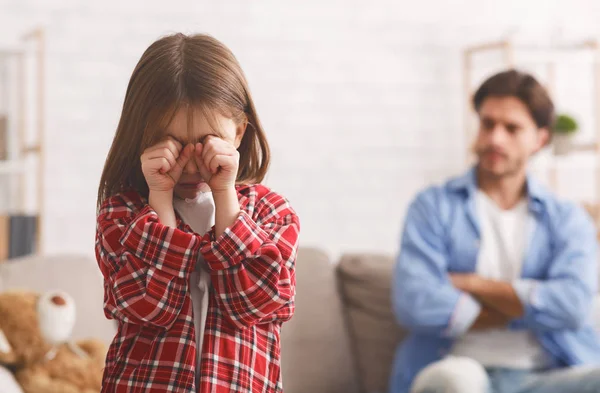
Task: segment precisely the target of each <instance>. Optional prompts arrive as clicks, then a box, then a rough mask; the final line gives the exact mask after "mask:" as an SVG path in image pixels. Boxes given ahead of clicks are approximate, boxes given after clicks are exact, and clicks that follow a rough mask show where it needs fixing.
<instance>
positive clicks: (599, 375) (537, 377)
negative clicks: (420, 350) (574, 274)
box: [411, 358, 600, 393]
mask: <svg viewBox="0 0 600 393" xmlns="http://www.w3.org/2000/svg"><path fill="white" fill-rule="evenodd" d="M411 393H600V368H599V367H583V366H582V367H573V368H566V369H560V370H552V371H544V372H535V371H527V370H515V369H504V368H487V369H486V368H483V367H482V366H481V365H479V364H478V363H477V362H475V361H474V360H471V359H467V358H447V359H444V360H442V361H440V362H437V363H434V364H432V365H430V366H429V367H427V368H426V369H425V370H423V371H422V372H421V373H420V374H419V375H418V376H417V378H415V382H414V383H413V387H412V389H411Z"/></svg>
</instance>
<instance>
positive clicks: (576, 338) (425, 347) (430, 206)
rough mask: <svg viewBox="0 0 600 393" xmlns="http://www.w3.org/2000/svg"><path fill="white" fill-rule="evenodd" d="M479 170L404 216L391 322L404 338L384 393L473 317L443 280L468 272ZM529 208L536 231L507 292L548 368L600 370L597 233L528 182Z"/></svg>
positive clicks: (472, 303) (431, 358) (473, 253)
mask: <svg viewBox="0 0 600 393" xmlns="http://www.w3.org/2000/svg"><path fill="white" fill-rule="evenodd" d="M476 191H477V181H476V171H475V169H472V170H470V171H469V172H468V173H467V174H465V175H464V176H462V177H459V178H455V179H452V180H450V181H449V182H447V183H446V184H445V185H443V186H440V187H431V188H429V189H427V190H425V191H423V192H421V193H420V194H419V195H418V196H417V197H416V199H415V200H414V201H413V202H412V204H411V206H410V207H409V210H408V213H407V216H406V220H405V226H404V232H403V235H402V241H401V245H400V253H399V255H398V259H397V264H396V268H395V271H394V279H393V285H392V303H393V307H394V313H395V314H396V317H397V319H398V321H399V323H400V324H401V325H403V326H404V327H406V328H407V329H408V330H409V331H410V334H409V336H408V338H407V339H406V340H405V341H404V342H403V343H402V344H401V345H400V347H399V348H398V351H397V353H396V359H395V362H394V366H393V370H392V375H391V381H390V392H392V393H407V392H408V391H409V388H410V385H411V383H412V380H413V379H414V377H415V376H416V375H417V373H418V372H419V371H421V370H422V369H423V368H424V367H425V366H427V365H429V364H430V363H432V362H435V361H437V360H440V359H441V358H443V357H444V356H445V355H446V354H448V353H449V351H450V350H451V349H452V345H453V338H454V337H457V336H460V335H462V334H464V333H465V332H466V331H468V329H469V328H470V327H471V325H472V324H473V322H474V321H475V319H476V318H477V316H478V314H479V310H480V305H479V303H478V302H477V301H476V300H475V299H474V298H473V297H472V296H471V295H469V294H467V293H464V292H461V291H460V290H458V289H456V288H454V287H453V286H452V284H451V283H450V281H449V277H448V273H467V272H474V271H475V266H476V262H477V255H478V251H479V239H480V229H479V221H478V218H477V215H476V208H475V194H476ZM527 196H528V208H529V210H530V212H531V213H532V215H533V217H534V219H535V221H536V224H535V229H534V230H533V232H532V234H531V236H530V239H529V243H528V246H527V251H526V255H525V259H524V261H523V268H522V273H521V279H519V280H516V281H515V282H514V283H513V286H514V288H515V291H516V292H517V294H518V296H519V298H520V299H521V302H522V303H523V305H524V309H525V315H524V316H523V317H522V318H520V319H518V320H514V321H512V322H511V324H510V325H509V328H511V329H529V330H530V331H531V332H532V333H533V334H534V335H535V337H536V338H537V339H538V340H539V342H540V343H541V345H542V347H543V348H544V350H545V351H546V352H547V353H548V355H549V357H550V359H551V361H552V367H564V366H571V365H581V364H586V365H588V364H600V340H599V339H598V336H597V335H596V332H595V330H594V329H593V327H592V324H591V318H592V313H591V310H592V303H593V299H594V296H595V294H596V291H597V281H598V274H597V263H598V261H597V255H596V253H597V242H596V229H595V227H594V224H593V222H592V220H591V218H590V217H589V215H588V214H587V213H586V212H585V211H584V210H583V209H581V208H580V207H578V206H577V205H575V204H574V203H570V202H564V201H560V200H558V199H557V197H555V196H554V195H553V194H552V193H550V191H548V190H547V189H546V188H544V187H543V186H542V185H540V184H539V183H537V182H536V181H535V180H534V179H532V178H531V176H529V177H528V178H527Z"/></svg>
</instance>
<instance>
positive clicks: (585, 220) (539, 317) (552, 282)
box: [511, 204, 598, 331]
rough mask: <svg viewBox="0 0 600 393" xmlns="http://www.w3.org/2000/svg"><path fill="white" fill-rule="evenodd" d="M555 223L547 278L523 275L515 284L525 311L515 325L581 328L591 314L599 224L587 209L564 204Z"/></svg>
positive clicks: (536, 328) (541, 328)
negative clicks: (595, 224) (537, 278)
mask: <svg viewBox="0 0 600 393" xmlns="http://www.w3.org/2000/svg"><path fill="white" fill-rule="evenodd" d="M552 221H553V222H551V223H550V225H552V226H553V237H554V239H553V242H554V247H553V257H552V260H551V262H550V266H549V268H548V274H547V278H546V279H544V280H533V279H519V280H516V281H515V282H513V287H514V289H515V291H516V293H517V295H518V296H519V298H520V300H521V302H522V304H523V307H524V310H525V314H524V316H523V318H522V319H519V320H516V321H514V322H513V323H512V324H511V327H512V328H513V329H519V328H529V329H533V330H538V331H544V330H573V329H578V328H579V327H580V326H581V325H582V324H583V323H584V322H585V321H586V319H587V318H588V316H589V315H590V312H591V309H592V302H593V299H594V294H595V293H596V290H597V280H598V272H597V241H596V228H595V226H594V224H593V222H592V221H591V219H590V217H589V216H588V215H587V213H586V212H585V211H584V210H583V209H581V208H579V207H577V206H575V205H572V204H569V205H563V206H562V207H561V209H560V211H558V212H557V213H556V217H555V218H554V219H553V220H552Z"/></svg>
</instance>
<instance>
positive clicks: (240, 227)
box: [201, 192, 300, 328]
mask: <svg viewBox="0 0 600 393" xmlns="http://www.w3.org/2000/svg"><path fill="white" fill-rule="evenodd" d="M259 197H260V196H259ZM249 212H253V213H252V216H251V215H250V213H249ZM299 230H300V223H299V220H298V216H297V215H296V213H295V212H294V210H293V209H292V208H291V206H290V205H289V202H288V201H287V200H286V199H285V198H283V197H282V196H280V195H278V194H276V193H274V192H268V193H267V194H266V195H264V196H262V197H260V198H259V200H258V202H257V203H256V206H255V207H254V209H247V210H244V209H242V212H241V213H240V215H239V216H238V218H237V220H236V221H235V222H234V223H233V225H231V226H230V227H229V228H227V229H226V230H225V232H224V233H223V234H222V235H221V236H220V237H219V238H218V239H216V240H214V241H206V240H205V242H204V244H203V246H202V248H201V252H202V254H203V256H204V259H205V261H206V263H207V264H208V267H209V269H210V270H211V276H212V283H213V287H214V289H215V291H216V296H217V301H218V303H219V305H220V308H221V310H222V311H223V314H224V316H225V317H226V318H227V319H228V320H230V321H231V322H232V323H233V324H234V326H236V327H238V328H245V327H249V326H252V325H254V324H256V323H259V322H268V321H273V320H278V321H282V322H283V321H286V320H288V319H289V318H291V316H292V314H293V311H294V295H295V290H296V288H295V286H296V277H295V261H296V252H297V247H298V234H299ZM207 235H211V234H210V233H209V234H207ZM207 238H209V239H210V236H208V237H205V239H207Z"/></svg>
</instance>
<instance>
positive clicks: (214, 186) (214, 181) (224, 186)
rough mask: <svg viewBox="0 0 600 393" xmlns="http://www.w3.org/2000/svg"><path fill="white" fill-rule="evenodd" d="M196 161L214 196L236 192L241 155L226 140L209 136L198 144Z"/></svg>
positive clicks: (195, 155)
mask: <svg viewBox="0 0 600 393" xmlns="http://www.w3.org/2000/svg"><path fill="white" fill-rule="evenodd" d="M194 159H195V161H196V165H197V166H198V170H199V171H200V175H201V176H202V178H203V179H204V181H205V182H206V183H207V184H208V186H209V187H210V190H211V191H212V193H213V194H215V193H222V192H225V191H231V190H235V181H236V179H237V174H238V167H239V161H240V153H239V152H238V151H237V149H236V148H235V146H234V145H233V144H231V143H229V142H227V141H226V140H224V139H221V138H218V137H216V136H212V135H209V136H208V137H206V139H205V140H204V143H196V151H195V154H194Z"/></svg>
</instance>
